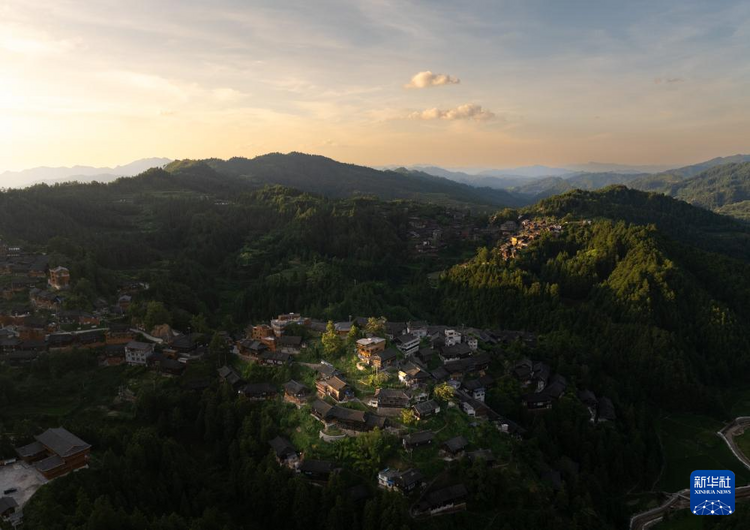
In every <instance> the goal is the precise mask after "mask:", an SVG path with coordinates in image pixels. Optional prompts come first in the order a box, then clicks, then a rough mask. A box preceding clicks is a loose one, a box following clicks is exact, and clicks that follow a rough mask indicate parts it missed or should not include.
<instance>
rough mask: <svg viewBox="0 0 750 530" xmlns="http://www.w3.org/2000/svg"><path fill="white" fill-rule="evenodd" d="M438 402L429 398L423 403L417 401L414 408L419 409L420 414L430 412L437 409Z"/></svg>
mask: <svg viewBox="0 0 750 530" xmlns="http://www.w3.org/2000/svg"><path fill="white" fill-rule="evenodd" d="M437 408H438V404H437V403H436V402H435V400H432V399H431V400H429V401H425V402H423V403H417V404H416V405H414V410H416V411H417V413H419V414H429V413H430V412H433V411H435V410H437Z"/></svg>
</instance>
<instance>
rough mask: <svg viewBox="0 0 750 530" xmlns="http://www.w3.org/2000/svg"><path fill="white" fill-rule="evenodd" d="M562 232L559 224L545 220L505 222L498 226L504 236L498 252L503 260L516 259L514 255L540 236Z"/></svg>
mask: <svg viewBox="0 0 750 530" xmlns="http://www.w3.org/2000/svg"><path fill="white" fill-rule="evenodd" d="M562 230H563V227H562V225H561V224H558V223H556V222H553V221H549V220H546V219H521V220H520V224H519V223H517V222H516V221H505V222H504V223H502V224H501V225H500V231H501V232H502V233H503V234H504V235H505V238H506V239H505V241H504V242H503V243H501V244H500V246H499V247H498V250H499V251H500V255H501V257H502V258H503V259H504V260H506V261H507V260H510V259H513V258H515V257H516V254H517V253H518V252H519V251H520V250H521V249H524V248H526V247H528V246H529V244H530V243H531V242H532V241H534V240H535V239H538V238H539V237H541V235H542V234H545V233H551V234H555V235H557V234H560V233H561V232H562Z"/></svg>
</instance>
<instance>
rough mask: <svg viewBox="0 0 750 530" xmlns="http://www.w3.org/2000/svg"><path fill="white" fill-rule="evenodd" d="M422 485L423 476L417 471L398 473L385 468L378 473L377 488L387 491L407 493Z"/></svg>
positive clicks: (396, 470)
mask: <svg viewBox="0 0 750 530" xmlns="http://www.w3.org/2000/svg"><path fill="white" fill-rule="evenodd" d="M423 484H424V475H422V473H420V472H419V470H417V469H407V470H406V471H399V470H398V469H391V468H385V469H384V470H382V471H380V472H379V473H378V486H379V487H381V488H384V489H387V490H399V491H401V492H402V493H409V492H412V491H414V490H415V489H417V488H419V487H421V486H422V485H423Z"/></svg>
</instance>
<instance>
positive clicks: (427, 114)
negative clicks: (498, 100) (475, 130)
mask: <svg viewBox="0 0 750 530" xmlns="http://www.w3.org/2000/svg"><path fill="white" fill-rule="evenodd" d="M495 117H496V116H495V114H494V113H492V112H490V111H489V110H487V109H484V108H482V106H481V105H475V104H473V103H467V104H465V105H460V106H458V107H456V108H453V109H438V108H437V107H435V108H431V109H425V110H420V111H416V112H412V113H411V114H409V118H411V119H413V120H475V121H484V120H491V119H493V118H495Z"/></svg>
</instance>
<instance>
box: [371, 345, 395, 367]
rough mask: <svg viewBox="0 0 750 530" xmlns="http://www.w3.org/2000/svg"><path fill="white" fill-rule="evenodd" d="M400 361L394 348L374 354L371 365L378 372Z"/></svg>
mask: <svg viewBox="0 0 750 530" xmlns="http://www.w3.org/2000/svg"><path fill="white" fill-rule="evenodd" d="M397 359H398V352H397V351H396V350H394V349H393V348H388V349H387V350H383V351H382V352H379V353H376V354H374V355H373V356H372V357H370V364H372V366H373V368H375V369H377V370H382V369H383V368H387V367H389V366H392V365H393V364H394V363H395V362H396V360H397Z"/></svg>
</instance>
